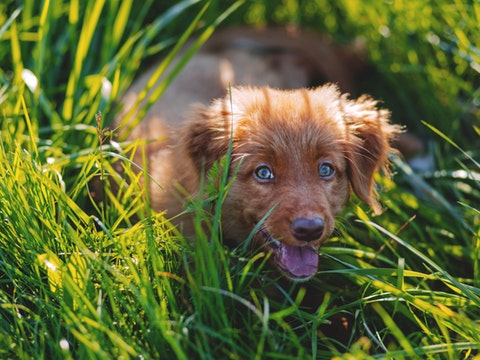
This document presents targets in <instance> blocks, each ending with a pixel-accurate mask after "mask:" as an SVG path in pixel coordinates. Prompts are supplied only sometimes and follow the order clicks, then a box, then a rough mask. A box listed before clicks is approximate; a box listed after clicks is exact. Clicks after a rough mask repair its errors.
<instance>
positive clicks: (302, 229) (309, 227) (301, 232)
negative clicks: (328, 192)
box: [291, 217, 325, 241]
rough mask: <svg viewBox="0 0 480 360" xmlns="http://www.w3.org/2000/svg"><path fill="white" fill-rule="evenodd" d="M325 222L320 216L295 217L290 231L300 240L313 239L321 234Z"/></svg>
mask: <svg viewBox="0 0 480 360" xmlns="http://www.w3.org/2000/svg"><path fill="white" fill-rule="evenodd" d="M324 228H325V223H324V221H323V219H322V218H320V217H314V218H303V217H301V218H297V219H295V220H294V221H293V222H292V226H291V231H292V233H293V235H294V236H295V237H296V238H297V239H298V240H301V241H314V240H317V239H318V238H320V237H321V236H322V234H323V231H324Z"/></svg>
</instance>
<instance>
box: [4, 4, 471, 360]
mask: <svg viewBox="0 0 480 360" xmlns="http://www.w3.org/2000/svg"><path fill="white" fill-rule="evenodd" d="M230 3H231V5H224V4H223V2H221V1H212V2H206V1H198V0H189V1H185V0H184V1H162V2H159V1H158V2H155V1H153V0H147V1H144V2H134V1H133V0H123V1H116V0H85V1H78V0H72V1H70V2H67V1H61V0H46V1H43V2H39V1H33V0H25V1H23V2H20V1H13V0H7V1H3V2H2V3H1V4H0V135H1V137H0V358H2V359H31V358H36V359H59V358H61V359H84V358H92V359H110V358H115V359H118V358H123V359H129V358H138V359H158V358H165V359H293V358H294V359H313V358H319V359H329V358H336V359H384V358H387V359H411V358H426V359H452V360H453V359H461V358H464V359H473V358H480V355H479V349H480V323H479V320H480V164H479V161H478V160H477V159H478V158H479V152H480V146H479V144H480V142H479V141H480V139H479V137H480V111H479V106H480V90H479V89H480V76H479V72H480V48H479V47H478V46H479V44H480V29H479V25H478V24H479V23H480V3H478V1H471V2H465V1H447V0H441V1H433V0H432V1H421V0H418V1H400V0H398V1H397V0H395V1H389V2H387V1H385V2H374V1H371V2H360V1H356V0H340V1H327V0H315V1H314V0H305V1H293V0H284V1H279V2H273V1H270V2H267V1H256V0H255V1H254V0H247V1H244V2H240V1H239V2H230ZM19 4H22V5H19ZM291 22H294V23H297V24H299V25H301V26H305V27H309V28H314V29H316V30H318V31H321V32H327V33H329V34H331V35H332V37H333V38H334V39H335V40H336V41H338V42H343V43H348V42H352V41H353V40H354V39H357V40H358V39H360V40H361V41H362V42H364V43H365V44H366V49H367V52H366V55H365V60H366V61H367V62H368V63H369V64H371V66H370V67H371V68H372V70H371V74H372V75H371V77H370V78H368V79H366V81H364V82H363V83H362V84H359V85H358V86H359V90H360V91H366V92H369V93H371V94H372V95H374V96H375V97H378V98H380V99H382V100H383V102H384V105H385V106H386V107H389V108H390V109H392V111H393V118H394V120H395V121H397V122H399V123H402V124H406V125H407V126H408V127H409V129H411V130H412V131H413V132H415V133H417V134H420V136H422V138H424V139H426V140H427V142H428V144H429V146H428V153H429V155H430V156H431V157H432V159H433V160H434V162H435V170H434V171H432V172H429V173H416V172H414V171H412V169H411V168H410V167H409V165H408V164H407V163H406V162H405V161H404V160H401V159H398V158H395V159H394V163H395V173H396V174H395V177H394V179H393V181H392V180H388V179H385V178H383V177H379V179H378V180H379V183H380V184H381V188H382V203H383V205H384V207H385V209H386V210H385V212H384V213H383V214H382V215H380V216H377V217H373V218H372V217H371V214H370V213H369V212H368V210H367V209H366V208H365V207H363V205H361V204H359V203H358V201H356V200H355V199H353V200H352V204H351V205H349V207H348V208H347V209H345V211H344V212H343V213H342V215H341V216H340V218H339V219H338V224H337V230H336V232H335V234H334V236H333V237H332V238H331V239H330V240H329V241H328V242H327V244H326V245H325V246H324V247H322V249H321V254H320V256H321V268H320V269H319V274H318V276H317V277H316V278H315V280H313V283H312V286H313V287H314V288H315V289H318V290H319V293H321V295H319V296H322V297H323V301H322V302H321V305H320V306H319V307H318V309H314V311H313V312H309V311H305V309H303V308H302V307H300V306H299V304H300V302H301V300H302V297H303V296H304V292H303V291H302V289H300V291H299V292H285V293H284V299H283V301H278V302H276V301H273V300H271V299H269V298H268V297H267V296H266V295H265V288H266V287H267V286H268V285H271V284H273V285H275V279H270V278H269V277H268V272H267V273H266V272H264V271H262V268H263V265H264V264H265V262H266V259H267V257H268V256H267V255H266V254H263V253H259V254H250V253H248V251H247V250H245V249H243V248H242V247H239V248H237V249H227V248H225V247H224V246H223V245H222V241H221V236H219V235H218V234H217V232H215V229H218V227H219V226H218V221H219V218H220V215H221V214H220V213H219V212H218V210H217V211H215V210H214V211H213V213H212V212H210V213H209V212H206V211H204V210H203V209H204V208H205V207H209V206H210V207H211V205H212V204H204V203H202V202H200V201H199V202H198V203H193V204H191V208H192V211H195V213H196V221H197V224H198V225H199V226H198V233H197V241H196V242H194V243H192V244H191V243H188V242H186V241H185V240H184V239H183V237H182V234H181V233H179V232H178V231H177V230H176V229H175V228H173V227H172V226H171V225H170V223H169V222H168V221H167V220H166V219H165V217H164V216H163V214H161V213H160V214H159V213H154V212H153V211H152V209H151V208H150V207H149V203H148V196H147V195H148V194H147V193H148V189H147V190H144V189H143V190H142V189H141V187H140V186H139V185H138V183H139V178H140V177H142V176H147V175H148V174H145V173H143V172H141V173H140V174H139V175H135V172H134V171H132V164H131V162H130V160H129V158H128V156H127V155H126V154H128V153H129V150H130V149H132V148H134V147H136V146H137V145H138V144H137V143H127V142H120V143H110V142H109V141H108V139H109V138H110V137H111V135H112V131H109V130H108V129H107V127H108V124H109V122H110V121H111V120H112V119H113V117H114V114H115V111H116V109H117V107H116V105H115V100H116V99H118V97H119V96H120V95H121V94H122V92H123V91H124V90H125V89H126V88H127V87H128V85H129V84H130V82H131V81H132V79H133V78H134V76H135V74H136V73H138V71H140V70H141V69H142V67H143V66H145V64H148V62H149V61H150V59H151V58H152V57H153V56H155V55H158V54H160V53H162V54H163V56H166V62H165V63H164V66H165V67H166V66H167V65H168V62H169V60H170V59H171V56H173V55H174V54H175V53H176V52H177V51H178V50H179V47H180V46H181V45H182V44H183V43H184V42H185V41H186V39H187V38H189V37H191V36H192V35H196V36H199V42H198V43H197V45H200V44H201V43H202V42H203V41H205V40H206V39H207V38H208V36H209V35H210V34H211V33H212V31H214V29H215V28H216V27H218V26H224V25H229V24H244V23H247V24H252V25H255V24H267V23H280V24H281V23H291ZM179 70H180V69H170V68H168V70H164V69H160V70H159V73H158V75H161V73H162V72H164V71H166V72H167V73H169V74H171V76H174V75H175V73H176V72H177V71H179ZM167 79H169V78H167ZM165 86H168V80H167V82H166V83H165ZM159 96H161V91H159V92H157V93H155V94H153V96H152V97H151V98H150V99H149V100H150V101H151V102H153V101H155V99H156V98H158V97H159ZM115 162H122V163H124V164H125V168H126V177H127V178H129V179H130V183H131V185H130V186H125V183H124V182H122V181H124V180H121V179H120V180H118V181H119V182H120V185H121V191H120V192H119V193H118V194H115V195H114V194H113V193H112V192H111V191H109V188H108V186H107V184H108V183H109V182H108V181H107V180H106V179H108V178H114V177H115V172H114V170H113V167H112V164H113V163H115ZM210 175H212V176H215V171H214V172H213V173H212V174H210ZM94 179H103V183H104V184H105V192H104V194H103V196H104V197H105V199H108V200H109V201H108V202H107V203H108V204H109V205H108V206H103V205H101V206H100V205H96V204H95V203H94V202H93V201H92V199H91V194H92V189H91V187H90V185H91V182H92V180H94ZM100 181H102V180H100ZM226 187H227V184H226V183H223V184H220V187H219V188H218V189H213V190H212V189H210V191H212V194H211V195H212V196H213V197H214V198H217V199H221V197H222V192H224V191H225V189H226ZM134 219H135V220H134ZM137 220H138V221H137ZM201 224H207V226H208V227H210V228H211V229H213V230H214V231H213V235H207V234H206V233H205V232H203V230H202V229H203V227H202V226H200V225H201ZM258 279H261V283H262V284H263V285H258V284H257V285H256V286H252V284H253V283H258ZM342 314H347V315H349V316H350V317H351V319H352V328H353V332H352V336H351V339H350V340H349V343H348V344H347V345H346V346H343V345H341V344H338V343H336V342H335V340H334V339H331V338H329V336H328V335H325V334H323V333H322V331H320V330H321V329H322V325H323V324H325V323H326V322H328V319H329V318H331V317H332V316H336V315H342Z"/></svg>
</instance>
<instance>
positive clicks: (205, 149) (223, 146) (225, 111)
mask: <svg viewBox="0 0 480 360" xmlns="http://www.w3.org/2000/svg"><path fill="white" fill-rule="evenodd" d="M227 105H228V104H226V101H225V99H218V100H216V101H214V102H213V103H212V105H211V106H209V107H205V106H202V105H198V106H196V107H195V108H194V110H193V112H192V113H191V116H190V121H189V125H188V126H187V128H186V130H185V131H184V133H183V134H182V143H183V144H184V146H185V151H186V152H187V155H188V156H189V157H190V159H191V160H192V162H193V163H194V164H195V166H196V168H197V170H198V171H199V172H201V171H205V170H206V171H208V169H210V168H211V166H212V165H213V164H214V163H215V161H219V160H220V159H221V158H222V157H223V156H224V155H226V154H227V151H228V146H229V142H230V137H231V134H232V131H233V127H232V113H231V110H230V109H229V108H228V107H227Z"/></svg>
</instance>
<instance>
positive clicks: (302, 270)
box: [258, 227, 318, 281]
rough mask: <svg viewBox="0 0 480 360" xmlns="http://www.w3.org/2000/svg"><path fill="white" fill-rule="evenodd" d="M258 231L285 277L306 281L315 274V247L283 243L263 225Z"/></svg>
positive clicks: (316, 262) (316, 266) (316, 264)
mask: <svg viewBox="0 0 480 360" xmlns="http://www.w3.org/2000/svg"><path fill="white" fill-rule="evenodd" d="M258 233H259V235H260V236H261V237H262V239H263V240H264V242H265V247H266V248H267V249H268V250H269V251H270V252H271V253H272V256H273V261H274V263H275V265H276V266H277V268H279V269H280V271H281V272H282V273H283V274H284V275H285V276H286V277H288V278H289V279H291V280H294V281H306V280H308V279H310V278H311V277H312V276H313V275H315V274H316V272H317V268H318V252H317V250H318V249H317V248H315V247H313V246H291V245H286V244H283V243H281V242H280V241H278V240H276V239H275V238H274V237H273V236H272V235H270V233H269V232H268V231H267V230H266V229H265V228H264V227H260V228H259V230H258Z"/></svg>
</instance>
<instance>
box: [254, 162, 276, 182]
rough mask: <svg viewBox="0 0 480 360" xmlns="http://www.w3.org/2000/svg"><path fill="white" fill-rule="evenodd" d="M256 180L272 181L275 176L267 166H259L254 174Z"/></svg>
mask: <svg viewBox="0 0 480 360" xmlns="http://www.w3.org/2000/svg"><path fill="white" fill-rule="evenodd" d="M254 175H255V178H256V179H257V180H259V181H272V180H273V179H274V178H275V176H274V175H273V171H272V169H270V167H269V166H267V165H259V166H257V168H256V169H255V172H254Z"/></svg>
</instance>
